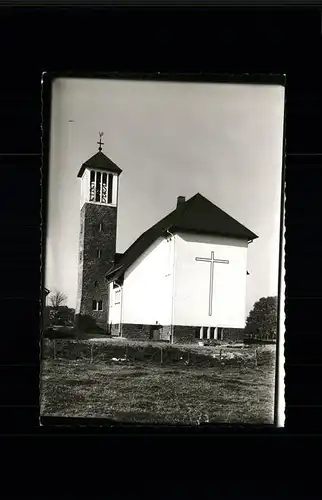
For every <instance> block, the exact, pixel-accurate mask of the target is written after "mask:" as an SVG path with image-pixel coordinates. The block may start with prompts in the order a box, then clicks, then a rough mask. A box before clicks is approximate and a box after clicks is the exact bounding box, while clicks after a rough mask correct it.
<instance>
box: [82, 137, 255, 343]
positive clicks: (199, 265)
mask: <svg viewBox="0 0 322 500" xmlns="http://www.w3.org/2000/svg"><path fill="white" fill-rule="evenodd" d="M101 136H102V134H100V141H99V143H98V144H99V151H98V153H96V154H95V155H94V156H92V158H90V159H89V160H87V161H86V162H85V163H84V164H83V165H82V166H81V168H80V170H79V173H78V177H79V178H80V179H81V197H80V198H81V203H80V246H79V263H78V290H77V304H76V312H75V321H76V325H77V326H78V328H80V329H82V330H85V331H86V330H87V329H88V330H91V329H92V327H93V326H96V327H99V328H100V329H101V331H103V332H104V333H106V334H108V335H113V336H119V337H123V338H129V339H135V340H167V341H170V342H172V343H194V342H198V341H200V340H201V339H202V340H211V339H220V340H225V339H226V338H238V332H240V330H242V329H243V328H244V327H245V322H246V280H247V274H248V272H247V250H248V245H249V244H250V243H251V242H252V241H253V240H254V239H256V238H257V236H256V234H254V233H253V232H252V231H250V230H249V229H247V228H246V227H245V226H243V225H242V224H240V223H239V222H238V221H236V220H235V219H233V218H232V217H231V216H230V215H228V214H226V213H225V212H223V211H222V210H221V209H219V208H218V207H216V205H214V204H213V203H212V202H211V201H210V200H208V199H206V198H205V197H204V196H202V195H201V194H199V193H197V194H196V195H194V196H193V197H192V198H190V199H188V200H186V199H185V197H184V196H179V197H178V198H177V200H174V207H173V210H172V211H171V212H170V213H169V214H168V215H166V216H165V217H164V218H163V219H161V220H160V221H158V222H157V223H156V224H155V225H153V226H152V227H150V228H149V229H148V230H147V231H145V232H144V233H143V234H142V235H140V236H139V237H138V239H137V240H136V241H135V242H134V243H133V244H132V245H131V246H130V247H129V248H128V249H127V250H126V251H125V252H124V253H123V254H118V253H116V229H117V207H118V190H119V179H120V174H121V172H122V170H121V169H120V168H119V167H118V166H117V165H116V164H115V163H113V162H112V161H111V160H110V159H109V158H108V157H107V156H105V155H104V154H103V153H102V144H103V143H102V142H101ZM234 332H237V333H236V335H234Z"/></svg>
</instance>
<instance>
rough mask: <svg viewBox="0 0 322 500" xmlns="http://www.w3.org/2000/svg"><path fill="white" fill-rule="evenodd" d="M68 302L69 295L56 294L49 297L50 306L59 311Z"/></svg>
mask: <svg viewBox="0 0 322 500" xmlns="http://www.w3.org/2000/svg"><path fill="white" fill-rule="evenodd" d="M66 300H67V295H65V294H64V293H62V292H55V293H52V294H51V295H50V296H49V302H50V305H51V306H52V307H53V308H54V309H58V308H59V307H60V306H62V305H63V303H64V302H65V301H66Z"/></svg>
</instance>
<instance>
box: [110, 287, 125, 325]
mask: <svg viewBox="0 0 322 500" xmlns="http://www.w3.org/2000/svg"><path fill="white" fill-rule="evenodd" d="M121 304H122V289H121V288H119V287H116V288H113V283H111V284H110V303H109V323H110V324H113V325H118V324H120V322H121Z"/></svg>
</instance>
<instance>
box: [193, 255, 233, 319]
mask: <svg viewBox="0 0 322 500" xmlns="http://www.w3.org/2000/svg"><path fill="white" fill-rule="evenodd" d="M196 260H197V261H199V262H209V263H210V282H209V313H208V314H209V316H211V315H212V298H213V293H214V266H215V263H216V264H229V260H222V259H215V257H214V252H211V257H210V259H206V258H205V257H196Z"/></svg>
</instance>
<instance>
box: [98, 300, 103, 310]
mask: <svg viewBox="0 0 322 500" xmlns="http://www.w3.org/2000/svg"><path fill="white" fill-rule="evenodd" d="M98 310H99V311H103V303H102V301H101V300H99V301H98Z"/></svg>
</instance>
